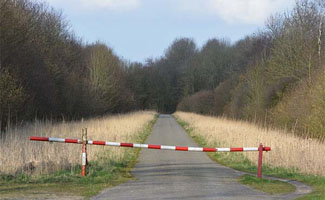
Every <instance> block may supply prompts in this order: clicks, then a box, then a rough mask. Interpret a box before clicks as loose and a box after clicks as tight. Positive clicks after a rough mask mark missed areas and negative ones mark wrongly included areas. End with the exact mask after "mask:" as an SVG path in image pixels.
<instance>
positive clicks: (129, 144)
mask: <svg viewBox="0 0 325 200" xmlns="http://www.w3.org/2000/svg"><path fill="white" fill-rule="evenodd" d="M121 147H133V144H132V143H121Z"/></svg>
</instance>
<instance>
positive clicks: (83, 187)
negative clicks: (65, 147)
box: [0, 115, 158, 198]
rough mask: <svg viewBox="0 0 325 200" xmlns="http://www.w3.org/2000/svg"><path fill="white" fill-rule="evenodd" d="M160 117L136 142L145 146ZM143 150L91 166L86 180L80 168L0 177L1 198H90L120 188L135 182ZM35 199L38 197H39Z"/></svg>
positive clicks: (99, 160) (105, 156) (105, 158)
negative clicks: (117, 186)
mask: <svg viewBox="0 0 325 200" xmlns="http://www.w3.org/2000/svg"><path fill="white" fill-rule="evenodd" d="M157 118H158V115H156V116H155V118H154V119H153V120H151V121H150V122H149V123H148V124H147V125H146V126H145V127H144V129H143V130H142V131H141V132H140V133H139V134H137V138H136V142H138V143H143V142H144V141H145V140H146V138H147V137H148V135H149V134H150V133H151V130H152V127H153V125H154V124H155V122H156V121H157ZM140 150H141V149H133V148H132V149H128V150H127V153H126V154H125V156H124V157H123V158H121V159H120V160H121V161H118V162H117V161H113V160H110V159H109V156H108V155H109V153H110V152H106V153H107V155H101V156H100V157H99V159H98V160H96V161H92V162H89V163H88V167H87V176H86V177H81V176H80V174H81V165H79V166H77V167H75V168H74V169H70V170H62V171H57V172H56V173H54V174H50V175H41V176H37V177H36V176H31V175H27V174H18V175H16V176H13V175H0V196H1V197H3V198H10V197H15V198H19V197H17V194H19V195H21V197H24V198H26V197H28V198H33V197H34V195H36V196H37V197H38V198H42V197H44V198H53V197H60V196H65V197H66V196H70V197H71V198H74V197H80V198H89V197H91V196H93V195H95V194H97V193H98V192H100V191H101V190H103V189H104V188H107V187H111V186H114V185H118V184H120V183H123V182H126V181H128V180H130V179H132V178H133V176H132V175H131V173H130V171H131V169H132V168H133V166H134V165H135V163H136V160H137V158H138V155H139V153H140ZM36 196H35V197H36Z"/></svg>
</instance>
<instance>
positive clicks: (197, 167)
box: [94, 115, 297, 200]
mask: <svg viewBox="0 0 325 200" xmlns="http://www.w3.org/2000/svg"><path fill="white" fill-rule="evenodd" d="M147 143H150V144H165V145H179V146H197V144H196V143H195V142H194V141H193V140H192V139H191V138H190V137H189V136H188V135H187V134H186V132H185V131H184V129H183V128H182V127H181V126H179V125H178V124H177V122H176V121H175V119H174V118H173V117H172V116H170V115H160V117H159V119H158V121H157V123H156V124H155V125H154V127H153V132H152V134H151V135H150V136H149V138H148V140H147ZM132 174H133V175H134V176H135V180H133V181H130V182H127V183H124V184H121V185H119V186H116V187H113V188H109V189H106V190H104V191H103V192H102V193H100V194H99V195H98V196H95V197H94V199H227V200H228V199H245V200H246V199H252V200H254V199H256V200H257V199H258V200H260V199H291V198H294V197H297V196H296V195H292V194H291V195H284V196H270V195H266V194H265V193H263V192H259V191H257V190H253V189H251V188H249V187H247V186H244V185H242V184H239V183H238V182H237V180H236V179H237V178H238V177H239V176H240V175H242V173H241V172H238V171H235V170H233V169H229V168H226V167H224V166H221V165H219V164H217V163H215V162H213V161H211V160H210V159H209V158H208V156H207V155H206V154H205V153H201V152H176V151H163V150H150V149H144V150H142V151H141V153H140V157H139V160H138V163H137V164H136V165H135V168H134V169H133V170H132Z"/></svg>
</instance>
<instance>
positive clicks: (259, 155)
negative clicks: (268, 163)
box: [257, 143, 264, 178]
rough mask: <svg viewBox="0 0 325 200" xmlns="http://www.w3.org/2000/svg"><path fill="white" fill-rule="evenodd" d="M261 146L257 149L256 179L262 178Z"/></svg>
mask: <svg viewBox="0 0 325 200" xmlns="http://www.w3.org/2000/svg"><path fill="white" fill-rule="evenodd" d="M263 148H264V147H263V144H262V143H261V144H260V146H259V147H258V166H257V178H262V160H263Z"/></svg>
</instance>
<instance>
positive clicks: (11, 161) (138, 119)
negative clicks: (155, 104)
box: [0, 112, 155, 174]
mask: <svg viewBox="0 0 325 200" xmlns="http://www.w3.org/2000/svg"><path fill="white" fill-rule="evenodd" d="M154 115H155V113H154V112H134V113H129V114H123V115H112V116H107V117H102V118H96V119H90V120H85V121H76V122H66V123H65V122H62V123H57V124H53V123H51V122H39V121H36V122H34V123H31V124H29V125H26V126H24V127H20V128H17V127H16V128H12V129H10V130H9V131H8V133H7V134H6V135H7V136H6V137H5V138H2V139H1V141H0V173H4V174H15V173H20V172H22V171H23V172H24V171H25V172H26V171H28V170H30V169H27V168H28V167H34V166H37V174H44V173H45V174H46V173H51V172H53V171H56V170H59V169H72V168H73V166H75V165H76V164H80V163H81V145H76V144H63V143H53V144H50V143H47V142H35V141H29V136H31V135H35V136H50V137H62V138H81V130H82V128H87V129H88V138H89V139H92V140H104V141H118V142H134V141H135V140H136V138H137V136H138V134H139V132H141V130H142V129H143V128H144V126H145V125H146V124H147V123H148V122H149V121H151V120H152V119H153V118H154ZM87 148H88V160H89V161H91V160H95V159H97V158H98V156H100V155H102V154H103V153H104V152H105V154H106V155H108V156H109V158H110V159H112V160H113V161H119V160H121V159H123V157H124V155H125V151H126V149H125V148H116V147H104V146H93V145H88V147H87ZM30 165H32V166H30ZM34 173H35V172H34Z"/></svg>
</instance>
